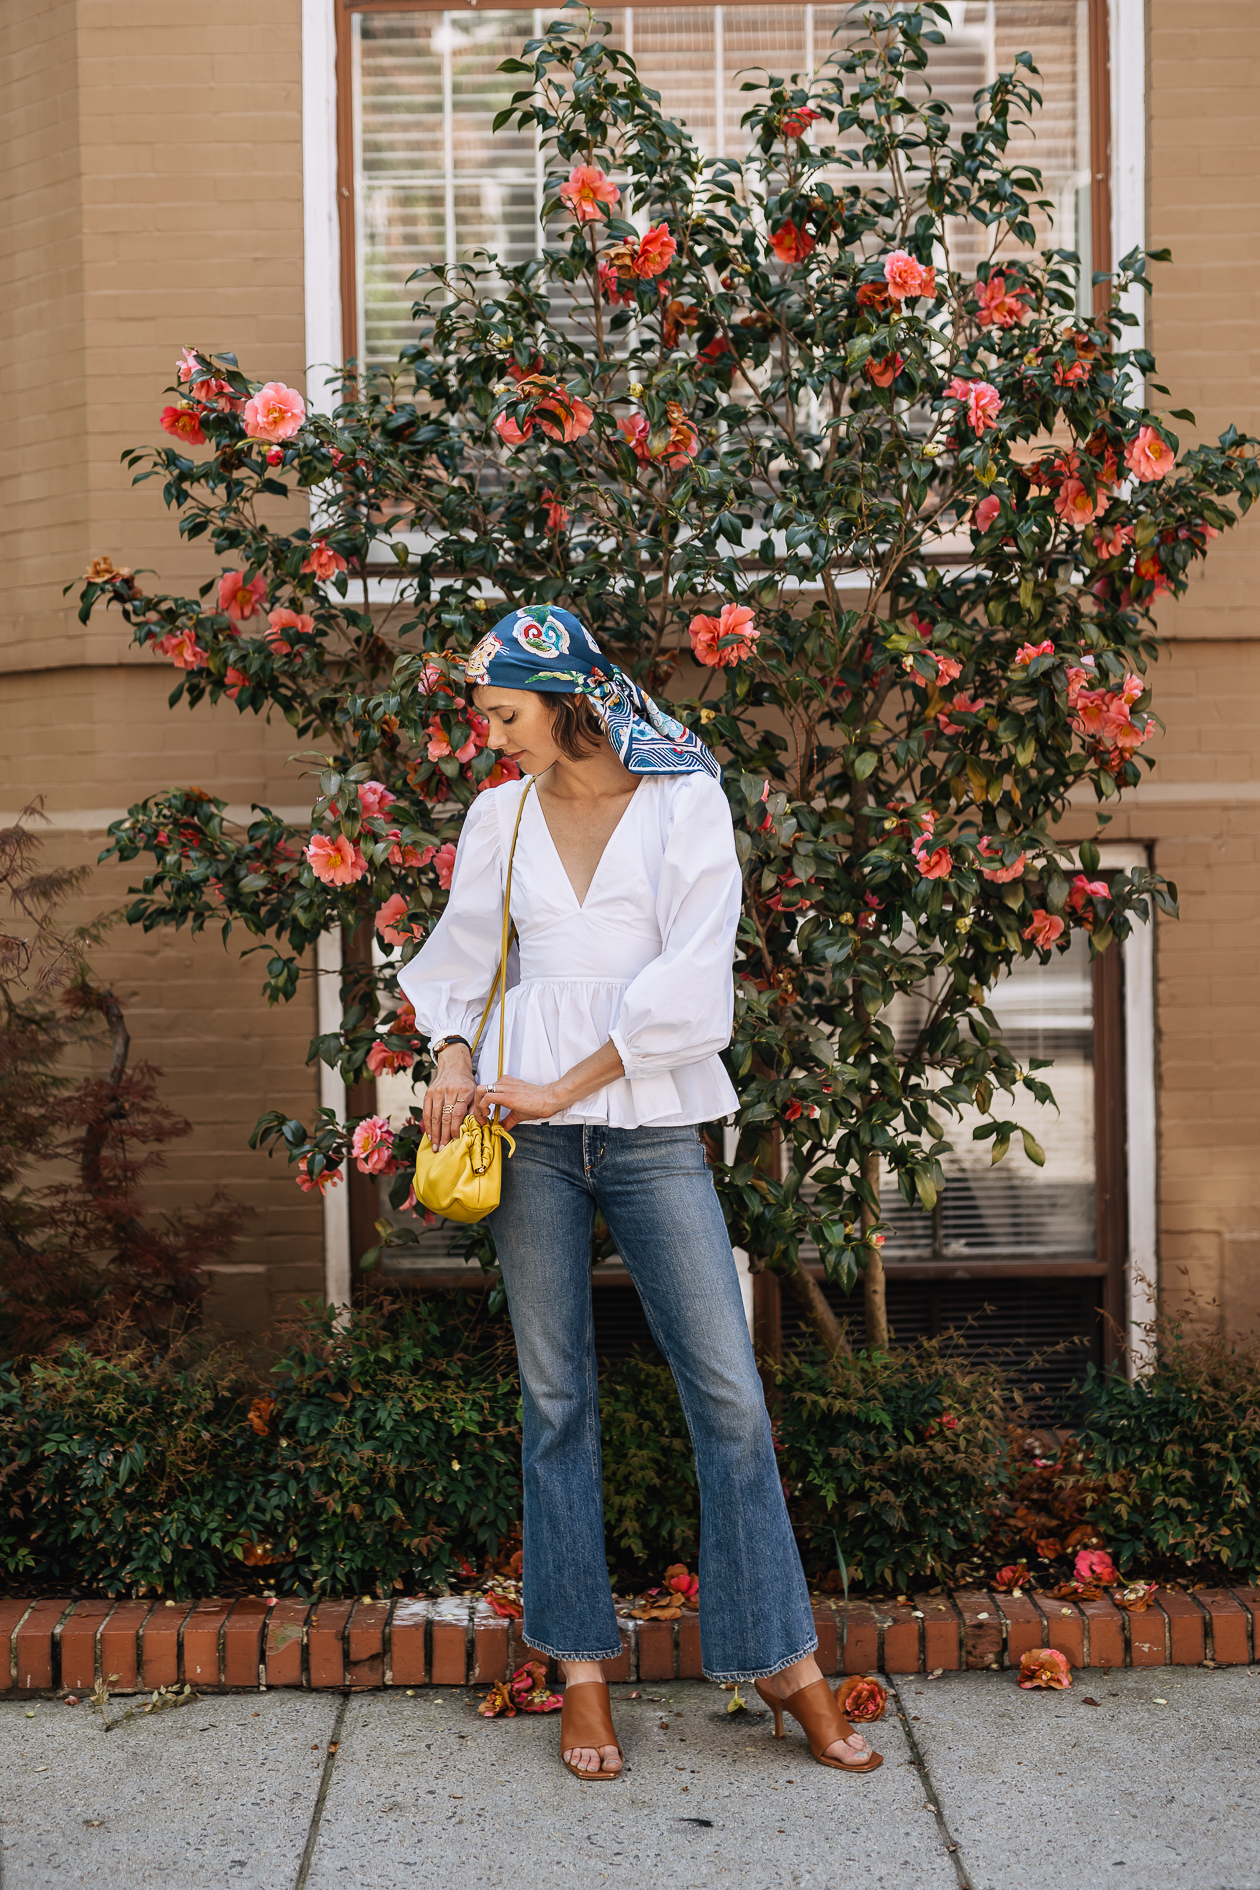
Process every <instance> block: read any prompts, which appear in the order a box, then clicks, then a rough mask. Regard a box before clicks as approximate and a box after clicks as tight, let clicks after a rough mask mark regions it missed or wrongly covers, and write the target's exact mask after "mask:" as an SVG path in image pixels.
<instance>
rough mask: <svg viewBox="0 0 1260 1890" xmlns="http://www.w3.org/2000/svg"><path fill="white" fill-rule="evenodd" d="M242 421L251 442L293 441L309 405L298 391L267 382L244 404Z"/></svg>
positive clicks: (273, 382)
mask: <svg viewBox="0 0 1260 1890" xmlns="http://www.w3.org/2000/svg"><path fill="white" fill-rule="evenodd" d="M241 418H242V419H243V421H244V423H245V432H246V434H247V435H248V436H249V438H250V439H251V440H291V439H292V438H293V435H294V434H295V433H296V432H297V431H298V429H299V428H300V426H301V424H302V422H303V420H305V418H306V402H305V401H304V400H303V398H302V396H301V394H299V393H298V391H297V389H296V388H295V387H286V386H285V384H284V382H283V381H268V382H267V385H266V386H265V387H260V388H259V390H258V392H257V393H256V394H255V395H254V397H253V399H252V400H247V401H246V402H245V411H244V413H243V414H242V416H241Z"/></svg>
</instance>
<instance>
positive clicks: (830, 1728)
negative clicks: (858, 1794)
mask: <svg viewBox="0 0 1260 1890" xmlns="http://www.w3.org/2000/svg"><path fill="white" fill-rule="evenodd" d="M856 1684H857V1681H856V1679H854V1680H849V1681H846V1682H845V1683H844V1684H843V1685H842V1686H841V1688H840V1690H839V1693H838V1694H836V1693H833V1692H832V1691H831V1688H830V1687H829V1686H828V1685H827V1682H826V1681H825V1680H811V1681H810V1683H809V1685H808V1686H807V1687H798V1688H797V1690H796V1692H795V1693H789V1694H788V1696H787V1698H786V1700H778V1699H776V1698H775V1696H774V1694H773V1693H769V1692H767V1691H766V1689H765V1688H764V1687H763V1686H762V1684H761V1682H760V1680H754V1682H753V1685H754V1686H755V1687H756V1689H757V1695H758V1698H759V1699H762V1700H764V1701H765V1703H766V1705H767V1706H768V1707H769V1708H770V1711H771V1712H772V1713H773V1714H774V1736H775V1738H776V1739H782V1738H783V1736H784V1734H783V1715H784V1714H785V1713H790V1714H791V1715H792V1718H793V1719H794V1720H797V1721H798V1722H799V1724H800V1727H801V1730H802V1731H803V1732H804V1734H805V1737H806V1738H807V1739H808V1741H809V1749H810V1751H811V1752H812V1753H813V1755H814V1757H815V1758H816V1759H817V1761H818V1763H819V1765H830V1766H834V1767H835V1769H836V1771H837V1772H874V1771H875V1770H876V1769H877V1768H878V1767H879V1766H881V1765H882V1764H883V1763H884V1761H883V1758H882V1757H881V1755H880V1754H879V1753H878V1752H872V1753H870V1755H869V1756H868V1757H867V1758H866V1759H864V1760H863V1762H862V1763H861V1764H860V1765H846V1764H845V1762H844V1760H843V1759H829V1758H828V1757H827V1747H828V1746H832V1745H834V1744H835V1742H836V1740H837V1739H848V1738H850V1737H851V1735H852V1734H853V1732H854V1731H855V1728H854V1726H853V1725H852V1723H851V1722H850V1721H849V1720H847V1719H846V1718H845V1716H844V1714H843V1713H842V1712H841V1710H840V1708H841V1706H842V1705H843V1704H844V1701H845V1700H846V1699H847V1698H848V1695H849V1690H850V1688H851V1687H853V1686H856Z"/></svg>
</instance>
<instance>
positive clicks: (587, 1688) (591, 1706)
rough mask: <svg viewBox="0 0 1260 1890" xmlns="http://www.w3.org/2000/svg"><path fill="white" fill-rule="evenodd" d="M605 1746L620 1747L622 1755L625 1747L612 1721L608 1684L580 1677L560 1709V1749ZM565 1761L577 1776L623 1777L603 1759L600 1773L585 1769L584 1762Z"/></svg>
mask: <svg viewBox="0 0 1260 1890" xmlns="http://www.w3.org/2000/svg"><path fill="white" fill-rule="evenodd" d="M601 1746H616V1747H617V1755H618V1757H620V1756H621V1747H620V1745H619V1744H618V1742H617V1734H616V1731H615V1729H614V1727H613V1723H612V1714H611V1713H610V1712H609V1710H608V1685H607V1682H606V1681H604V1680H577V1681H573V1682H571V1683H570V1685H568V1686H566V1688H565V1689H564V1703H563V1705H562V1706H561V1708H560V1752H561V1756H563V1755H564V1754H565V1753H566V1752H572V1751H574V1750H575V1749H578V1748H582V1747H589V1748H593V1749H594V1750H596V1751H598V1750H599V1748H600V1747H601ZM564 1763H565V1764H566V1765H567V1766H568V1768H569V1770H570V1772H572V1774H573V1776H574V1778H582V1779H588V1780H592V1781H594V1780H597V1779H608V1778H620V1777H621V1773H620V1771H617V1772H610V1771H608V1770H607V1769H606V1767H605V1765H604V1762H603V1759H602V1758H601V1759H600V1764H599V1770H598V1772H586V1771H583V1769H582V1767H581V1766H580V1765H574V1764H573V1763H572V1761H571V1760H569V1759H565V1761H564Z"/></svg>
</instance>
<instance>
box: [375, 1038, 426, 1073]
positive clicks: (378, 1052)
mask: <svg viewBox="0 0 1260 1890" xmlns="http://www.w3.org/2000/svg"><path fill="white" fill-rule="evenodd" d="M414 1062H415V1057H414V1056H413V1055H412V1053H411V1051H410V1050H398V1049H395V1048H394V1047H393V1045H391V1044H387V1043H374V1044H373V1045H372V1048H371V1049H370V1050H369V1051H368V1053H367V1066H368V1068H369V1070H371V1072H372V1074H373V1076H397V1075H398V1073H399V1071H400V1070H409V1069H410V1068H411V1066H412V1064H413V1063H414Z"/></svg>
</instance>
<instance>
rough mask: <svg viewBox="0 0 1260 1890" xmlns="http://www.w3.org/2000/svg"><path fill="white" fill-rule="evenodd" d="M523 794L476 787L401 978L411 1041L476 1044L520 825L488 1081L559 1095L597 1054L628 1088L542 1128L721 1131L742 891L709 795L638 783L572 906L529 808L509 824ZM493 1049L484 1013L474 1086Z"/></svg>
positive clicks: (698, 786) (712, 788) (724, 824)
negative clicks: (428, 925)
mask: <svg viewBox="0 0 1260 1890" xmlns="http://www.w3.org/2000/svg"><path fill="white" fill-rule="evenodd" d="M525 791H526V784H525V782H523V781H522V782H510V783H509V782H505V783H504V784H503V785H502V786H501V787H498V788H491V789H487V790H486V792H485V793H483V794H481V795H479V796H478V798H477V800H476V801H474V803H473V805H472V806H471V807H470V808H469V810H468V812H467V815H466V816H465V821H464V827H463V830H462V832H461V834H460V838H459V843H458V848H457V852H456V861H455V871H454V876H453V878H452V881H451V890H450V898H449V901H448V903H447V906H446V910H445V911H444V912H443V914H442V917H441V918H440V919H439V921H438V923H437V924H436V926H435V927H434V928H433V931H432V932H431V933H430V935H429V937H428V939H427V940H426V941H425V942H424V944H423V945H422V946H421V948H420V950H419V951H418V952H417V953H416V955H415V957H414V958H412V959H411V961H410V962H409V963H408V964H407V965H405V966H404V967H403V969H402V971H401V973H400V975H399V980H398V982H399V986H400V988H401V990H402V991H403V993H404V995H405V996H406V997H408V998H409V999H410V1000H411V1002H412V1004H413V1005H414V1007H415V1014H416V1025H417V1029H418V1030H419V1031H420V1032H421V1033H422V1034H423V1035H425V1036H427V1037H431V1038H440V1037H446V1036H460V1037H463V1038H464V1039H465V1041H466V1042H468V1043H471V1042H472V1041H473V1038H474V1037H475V1036H476V1034H477V1028H478V1025H479V1023H480V1022H481V1017H482V1011H483V1009H484V1007H485V1004H486V995H487V993H488V992H490V991H491V990H492V988H493V985H494V981H495V977H496V973H497V969H498V958H499V939H500V936H501V931H502V922H503V893H504V885H505V882H506V878H507V868H508V854H509V850H510V847H511V843H512V834H513V830H514V829H515V828H516V820H517V815H518V813H520V814H521V823H520V828H519V831H518V832H517V844H516V854H515V858H514V860H513V865H512V895H511V913H512V919H513V922H514V925H515V928H516V945H515V947H514V949H513V951H512V953H511V956H510V958H509V962H508V988H507V996H506V1001H505V1017H504V1054H503V1072H504V1073H509V1072H510V1073H511V1074H512V1075H513V1076H519V1077H521V1078H522V1079H523V1080H524V1081H525V1082H528V1083H535V1084H539V1085H544V1086H545V1085H548V1084H551V1083H556V1082H559V1081H560V1079H561V1078H562V1077H563V1076H564V1075H565V1074H566V1072H567V1071H569V1070H571V1069H573V1068H574V1066H575V1065H576V1064H578V1063H581V1062H583V1061H584V1060H585V1058H587V1057H588V1056H591V1055H592V1054H593V1053H594V1052H595V1051H596V1050H598V1049H599V1048H600V1046H601V1045H603V1044H605V1043H608V1042H612V1043H613V1044H615V1045H616V1048H617V1051H618V1054H619V1055H620V1057H621V1061H622V1066H623V1068H624V1070H625V1075H624V1076H623V1077H620V1078H618V1079H616V1080H614V1081H613V1082H611V1083H609V1084H607V1085H606V1086H605V1087H604V1088H603V1089H600V1090H597V1091H596V1092H595V1093H594V1094H593V1095H591V1096H587V1097H584V1098H582V1100H581V1101H579V1102H576V1103H574V1104H573V1105H572V1106H571V1107H570V1108H569V1109H567V1110H563V1111H561V1112H559V1113H557V1114H556V1115H554V1116H552V1117H551V1118H550V1120H551V1121H552V1122H554V1123H557V1124H563V1123H583V1122H591V1123H605V1124H607V1125H608V1126H609V1127H610V1128H615V1129H635V1128H640V1127H646V1126H649V1125H650V1126H659V1127H662V1128H664V1127H671V1126H674V1125H680V1124H683V1123H697V1122H713V1121H716V1120H719V1119H720V1118H722V1117H724V1116H728V1115H729V1114H730V1113H731V1111H732V1110H734V1109H735V1108H736V1107H737V1106H738V1103H737V1098H736V1095H735V1091H734V1089H733V1087H732V1085H731V1081H730V1078H729V1076H728V1075H727V1073H726V1071H725V1069H724V1067H723V1065H722V1060H721V1055H720V1053H721V1051H722V1050H724V1049H725V1047H726V1045H727V1044H728V1043H729V1041H730V1033H731V1020H732V1010H733V1001H734V987H733V981H732V978H731V960H732V957H733V955H734V950H735V935H736V929H737V927H738V923H739V913H740V897H741V892H742V879H741V875H740V868H739V861H738V857H737V855H736V851H735V837H734V833H733V831H732V827H731V816H730V806H729V803H728V802H727V799H726V796H725V794H724V793H723V792H722V789H721V787H720V786H719V784H718V783H717V782H716V781H714V780H712V779H711V778H710V777H708V776H707V775H700V774H688V775H645V776H644V778H643V780H642V781H641V782H640V784H639V786H638V787H637V788H636V789H635V792H634V793H633V794H632V795H631V796H630V799H629V801H628V803H627V805H626V807H625V809H624V811H623V812H622V814H621V817H620V819H619V820H618V822H617V825H616V826H615V827H614V829H613V831H612V833H611V834H610V835H609V838H608V842H607V844H606V845H605V847H604V850H603V853H602V854H601V856H600V860H599V864H598V865H597V867H596V869H595V872H594V874H593V875H592V878H591V883H590V885H589V886H588V887H587V890H586V897H585V898H584V899H583V900H582V901H581V903H579V902H578V897H577V893H576V891H575V889H574V886H573V882H572V880H570V878H569V876H568V874H567V872H566V871H565V869H564V862H563V861H562V859H561V858H560V850H559V848H558V847H557V846H556V843H555V839H554V837H553V835H552V832H551V828H550V826H549V825H548V823H547V816H546V814H545V812H544V811H543V808H542V806H541V805H539V807H537V808H536V809H529V808H526V809H524V810H523V811H522V809H521V802H520V796H521V795H522V794H524V793H525ZM536 823H541V827H540V826H539V825H538V824H536ZM544 835H545V838H544ZM610 855H611V862H610ZM497 1044H498V1007H497V1005H496V1004H492V1005H491V1008H490V1014H489V1016H488V1017H487V1018H486V1020H485V1030H484V1035H483V1037H482V1041H481V1046H480V1049H479V1052H478V1056H477V1058H476V1068H477V1073H478V1080H479V1081H481V1082H488V1081H490V1080H491V1079H492V1078H493V1077H494V1076H495V1075H497V1074H498V1073H499V1071H498V1069H497V1056H496V1050H497Z"/></svg>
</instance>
